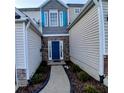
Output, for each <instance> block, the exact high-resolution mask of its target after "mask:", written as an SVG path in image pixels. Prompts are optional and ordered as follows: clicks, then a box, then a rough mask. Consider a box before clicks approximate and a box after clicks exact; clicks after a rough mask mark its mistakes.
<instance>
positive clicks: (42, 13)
mask: <svg viewBox="0 0 124 93" xmlns="http://www.w3.org/2000/svg"><path fill="white" fill-rule="evenodd" d="M41 15H42V18H41V19H42V27H44V12H43V11H42V12H41Z"/></svg>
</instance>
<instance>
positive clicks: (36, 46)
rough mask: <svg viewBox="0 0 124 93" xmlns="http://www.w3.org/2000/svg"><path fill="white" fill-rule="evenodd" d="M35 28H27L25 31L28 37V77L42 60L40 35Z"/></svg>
mask: <svg viewBox="0 0 124 93" xmlns="http://www.w3.org/2000/svg"><path fill="white" fill-rule="evenodd" d="M34 30H35V29H33V28H31V27H30V28H29V29H28V32H27V37H28V71H29V79H30V78H31V77H32V75H33V74H34V73H35V71H36V69H37V68H38V66H39V65H40V63H41V61H42V54H41V52H40V49H41V46H42V44H41V36H40V35H38V34H37V33H36V32H34Z"/></svg>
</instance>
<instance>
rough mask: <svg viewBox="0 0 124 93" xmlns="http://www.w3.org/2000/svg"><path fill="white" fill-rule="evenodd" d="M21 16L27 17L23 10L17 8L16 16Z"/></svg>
mask: <svg viewBox="0 0 124 93" xmlns="http://www.w3.org/2000/svg"><path fill="white" fill-rule="evenodd" d="M18 15H19V16H20V17H26V15H25V14H24V13H22V12H21V11H19V10H18V9H17V8H15V16H18Z"/></svg>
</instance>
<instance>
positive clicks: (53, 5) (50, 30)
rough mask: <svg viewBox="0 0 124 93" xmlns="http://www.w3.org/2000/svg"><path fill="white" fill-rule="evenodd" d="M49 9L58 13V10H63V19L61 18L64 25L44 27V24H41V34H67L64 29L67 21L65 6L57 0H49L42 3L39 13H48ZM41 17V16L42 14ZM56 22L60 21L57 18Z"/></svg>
mask: <svg viewBox="0 0 124 93" xmlns="http://www.w3.org/2000/svg"><path fill="white" fill-rule="evenodd" d="M50 10H57V11H58V14H59V12H60V11H63V12H64V13H63V14H64V19H63V21H64V22H63V23H64V25H63V26H62V27H61V26H57V27H50V26H48V27H44V25H43V28H42V30H43V34H68V32H67V31H66V28H67V23H68V20H67V8H66V7H65V6H63V5H62V4H60V3H59V2H58V1H57V0H50V1H49V2H48V3H47V4H46V5H44V6H43V7H42V8H41V13H42V14H43V12H45V11H46V12H48V13H49V11H50ZM41 17H42V18H43V15H42V16H41ZM58 17H59V15H58ZM58 19H59V18H58ZM42 21H43V20H42ZM42 23H44V22H42ZM48 23H49V21H48ZM58 23H60V21H59V20H58Z"/></svg>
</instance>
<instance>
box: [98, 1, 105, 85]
mask: <svg viewBox="0 0 124 93" xmlns="http://www.w3.org/2000/svg"><path fill="white" fill-rule="evenodd" d="M98 3H99V5H98V16H99V42H100V47H99V48H100V52H99V54H100V57H99V77H100V82H101V83H103V82H104V78H105V77H104V54H105V30H104V14H103V6H102V0H99V2H98Z"/></svg>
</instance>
